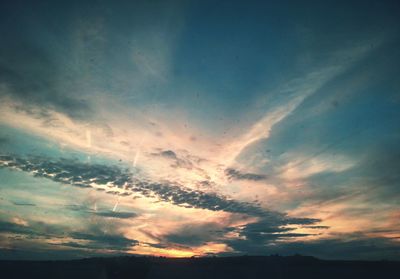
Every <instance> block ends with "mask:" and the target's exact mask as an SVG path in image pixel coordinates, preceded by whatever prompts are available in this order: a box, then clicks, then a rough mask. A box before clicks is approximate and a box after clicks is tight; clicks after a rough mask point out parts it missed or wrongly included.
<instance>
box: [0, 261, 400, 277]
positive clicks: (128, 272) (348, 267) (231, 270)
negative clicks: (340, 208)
mask: <svg viewBox="0 0 400 279" xmlns="http://www.w3.org/2000/svg"><path fill="white" fill-rule="evenodd" d="M0 277H1V278H7V279H8V278H24V279H33V278H54V279H58V278H69V279H70V278H72V279H78V278H85V279H88V278H157V279H158V278H174V279H179V278H189V279H195V278H207V279H208V278H219V279H221V278H229V279H232V278H321V279H324V278H335V279H344V278H352V279H355V278H380V279H386V278H396V279H397V278H400V262H393V261H375V262H368V261H325V260H318V259H316V258H313V257H305V256H291V257H279V256H269V257H250V256H244V257H221V258H188V259H166V258H146V257H116V258H92V259H83V260H72V261H0Z"/></svg>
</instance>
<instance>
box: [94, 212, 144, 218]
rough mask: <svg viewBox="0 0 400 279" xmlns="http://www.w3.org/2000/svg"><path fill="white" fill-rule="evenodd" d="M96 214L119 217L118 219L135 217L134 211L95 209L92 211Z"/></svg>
mask: <svg viewBox="0 0 400 279" xmlns="http://www.w3.org/2000/svg"><path fill="white" fill-rule="evenodd" d="M94 214H95V215H97V216H102V217H107V218H119V219H129V218H135V217H136V216H137V214H136V213H133V212H123V211H97V212H94Z"/></svg>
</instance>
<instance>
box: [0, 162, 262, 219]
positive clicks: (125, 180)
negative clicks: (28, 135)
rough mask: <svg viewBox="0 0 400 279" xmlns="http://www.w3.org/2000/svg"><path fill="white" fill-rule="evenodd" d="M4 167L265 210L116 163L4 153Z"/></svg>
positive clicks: (207, 204) (114, 190) (188, 202)
mask: <svg viewBox="0 0 400 279" xmlns="http://www.w3.org/2000/svg"><path fill="white" fill-rule="evenodd" d="M0 167H8V168H14V169H19V170H22V171H26V172H30V173H32V174H33V175H34V176H38V177H44V178H48V179H51V180H53V181H56V182H60V183H64V184H71V185H74V186H77V187H82V188H92V187H94V188H98V189H104V190H105V191H106V193H109V194H116V195H130V194H133V193H139V194H141V195H143V196H145V197H151V198H157V199H158V200H159V201H164V202H169V203H172V204H174V205H177V206H182V207H190V208H200V209H208V210H212V211H219V210H223V211H228V212H235V213H244V214H250V215H254V214H256V215H262V214H264V210H263V209H261V208H260V207H258V206H255V205H252V204H251V203H247V202H239V201H235V200H231V199H227V198H225V197H223V196H220V195H217V194H213V193H205V192H202V191H197V190H191V189H188V188H184V187H182V186H180V185H177V184H174V183H170V182H148V181H145V180H140V179H139V178H135V177H134V175H133V174H132V173H130V172H129V171H128V170H121V169H120V168H118V167H116V166H106V165H100V164H87V163H86V164H85V163H81V162H78V161H76V160H68V159H61V160H58V161H52V160H50V159H49V158H43V157H31V158H29V159H23V158H19V157H13V156H9V155H3V156H0Z"/></svg>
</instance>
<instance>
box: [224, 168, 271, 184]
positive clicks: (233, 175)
mask: <svg viewBox="0 0 400 279" xmlns="http://www.w3.org/2000/svg"><path fill="white" fill-rule="evenodd" d="M225 175H226V176H227V177H228V178H229V179H231V180H252V181H260V180H265V179H266V178H267V176H266V175H264V174H256V173H246V172H241V171H239V170H236V169H233V168H227V169H225Z"/></svg>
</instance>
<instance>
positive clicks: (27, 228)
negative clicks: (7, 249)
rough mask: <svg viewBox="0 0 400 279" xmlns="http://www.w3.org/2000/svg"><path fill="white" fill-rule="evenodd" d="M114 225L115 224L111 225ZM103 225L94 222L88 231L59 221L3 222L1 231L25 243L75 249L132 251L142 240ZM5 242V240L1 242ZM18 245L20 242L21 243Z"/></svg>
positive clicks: (0, 225)
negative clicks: (40, 243) (32, 242)
mask: <svg viewBox="0 0 400 279" xmlns="http://www.w3.org/2000/svg"><path fill="white" fill-rule="evenodd" d="M110 225H111V227H112V224H107V226H110ZM104 226H105V225H103V224H100V223H98V224H94V225H93V224H92V225H90V226H88V227H87V228H86V229H85V230H81V231H74V230H73V229H71V228H68V227H66V226H62V225H58V224H45V223H43V222H33V221H31V222H29V223H28V224H19V223H12V222H7V221H0V234H7V235H12V237H14V238H16V239H18V240H19V241H20V242H21V243H22V240H36V241H39V242H42V243H47V244H51V245H59V246H66V247H71V248H81V249H85V250H88V249H93V250H103V251H104V250H114V251H128V250H129V249H131V248H132V247H133V246H135V245H138V243H139V242H138V241H137V240H134V239H129V238H126V237H125V236H123V235H121V234H118V233H117V232H116V231H114V230H113V231H111V232H110V231H109V228H108V229H107V228H106V227H104ZM0 243H1V242H0ZM17 246H18V244H17Z"/></svg>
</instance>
